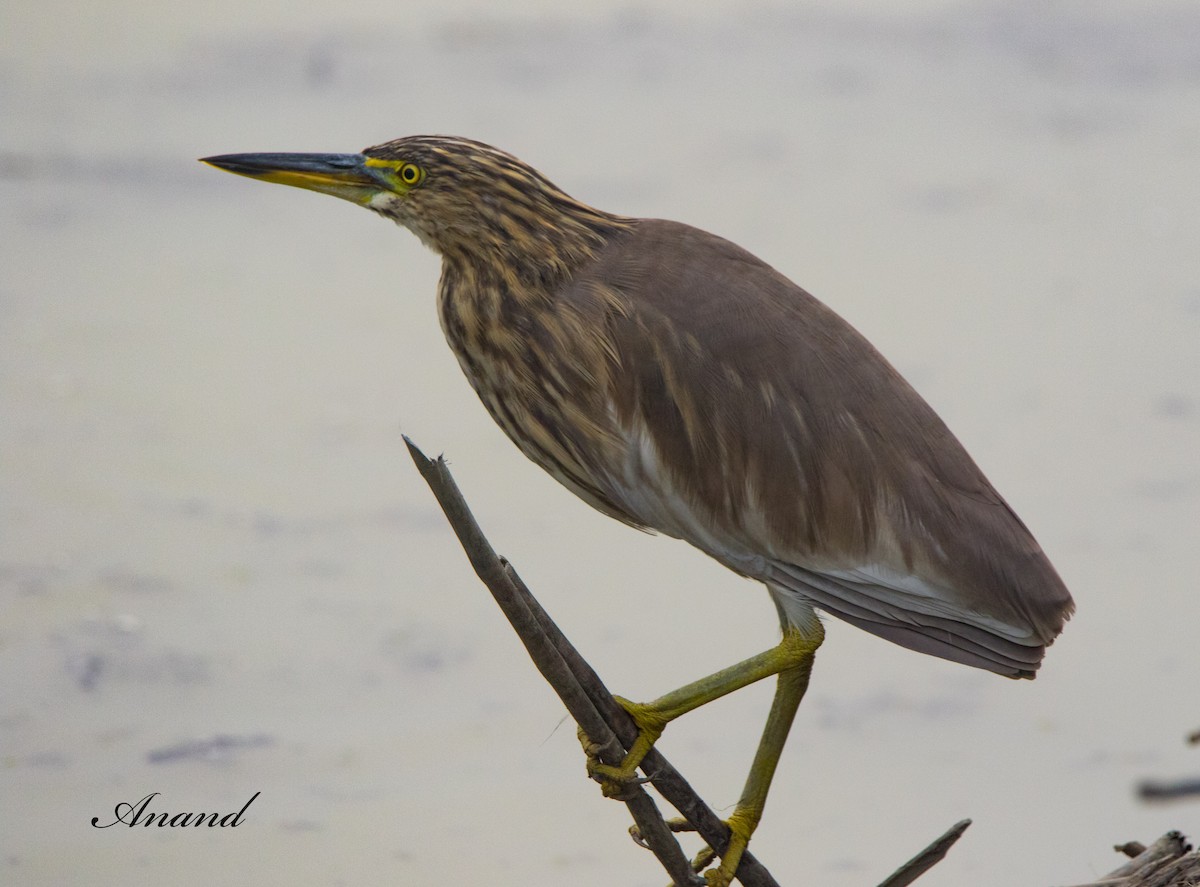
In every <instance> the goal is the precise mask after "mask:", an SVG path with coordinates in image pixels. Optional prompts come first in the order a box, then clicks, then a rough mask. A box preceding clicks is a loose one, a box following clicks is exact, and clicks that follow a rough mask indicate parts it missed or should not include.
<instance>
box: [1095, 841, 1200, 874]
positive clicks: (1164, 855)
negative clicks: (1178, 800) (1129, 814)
mask: <svg viewBox="0 0 1200 887" xmlns="http://www.w3.org/2000/svg"><path fill="white" fill-rule="evenodd" d="M1133 843H1134V842H1130V844H1122V845H1118V846H1117V847H1115V848H1114V849H1115V850H1117V851H1118V852H1126V850H1127V848H1129V847H1130V846H1131V845H1132V844H1133ZM1195 884H1200V853H1196V852H1195V851H1193V849H1192V847H1191V845H1190V844H1188V842H1187V839H1186V838H1185V837H1184V836H1183V835H1182V834H1180V833H1179V832H1167V833H1166V834H1165V835H1163V836H1162V837H1161V838H1159V839H1158V840H1157V841H1155V842H1154V843H1153V844H1151V845H1150V846H1149V847H1146V848H1144V849H1143V850H1142V852H1141V853H1139V854H1138V855H1137V856H1135V857H1134V858H1133V859H1131V860H1129V862H1127V863H1125V864H1124V865H1122V866H1120V867H1118V868H1115V869H1113V870H1112V871H1111V872H1109V873H1108V874H1107V875H1105V876H1104V877H1103V878H1101V879H1100V880H1098V881H1089V882H1088V883H1086V884H1077V885H1075V887H1193V885H1195Z"/></svg>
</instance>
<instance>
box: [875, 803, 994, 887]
mask: <svg viewBox="0 0 1200 887" xmlns="http://www.w3.org/2000/svg"><path fill="white" fill-rule="evenodd" d="M970 824H971V820H969V819H964V820H961V821H960V822H956V823H955V824H954V825H952V826H950V828H949V829H948V830H947V831H946V833H945V834H943V835H942V836H941V837H940V838H938V839H937V840H935V841H934V842H933V843H932V844H930V845H929V846H928V847H926V848H925V849H924V850H922V851H921V852H920V853H918V854H917V855H916V856H914V857H913V858H912V859H910V860H909V861H908V862H906V863H904V865H902V866H900V868H898V869H896V871H895V872H893V873H892V874H891V875H890V876H888V877H887V878H886V879H884V881H883V883H881V884H880V885H879V887H907V885H908V884H911V883H912V882H913V881H915V880H917V878H919V877H921V875H923V874H925V873H926V872H927V871H929V870H930V869H931V868H933V867H934V866H935V865H937V864H938V863H939V862H941V861H942V860H943V859H944V858H945V856H946V853H947V852H949V850H950V848H951V847H953V846H954V844H955V842H956V841H958V839H959V838H961V837H962V836H963V832H965V831H966V830H967V826H969V825H970Z"/></svg>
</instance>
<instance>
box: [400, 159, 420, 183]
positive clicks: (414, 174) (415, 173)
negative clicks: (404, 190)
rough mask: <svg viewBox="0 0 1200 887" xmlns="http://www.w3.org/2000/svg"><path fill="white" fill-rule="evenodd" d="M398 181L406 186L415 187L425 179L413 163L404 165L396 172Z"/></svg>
mask: <svg viewBox="0 0 1200 887" xmlns="http://www.w3.org/2000/svg"><path fill="white" fill-rule="evenodd" d="M397 175H399V176H400V181H402V182H403V183H404V184H406V185H415V184H417V182H419V181H421V179H423V178H424V177H425V173H424V171H423V170H422V169H421V167H419V166H417V165H416V164H415V163H406V164H404V165H403V166H401V167H400V169H399V170H397Z"/></svg>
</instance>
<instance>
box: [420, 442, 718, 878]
mask: <svg viewBox="0 0 1200 887" xmlns="http://www.w3.org/2000/svg"><path fill="white" fill-rule="evenodd" d="M404 440H405V443H406V444H408V450H409V453H410V455H411V456H412V459H413V462H414V463H416V466H417V470H418V471H420V472H421V476H422V477H423V478H424V479H425V482H426V483H428V484H429V487H430V489H431V490H433V493H434V495H435V496H436V497H437V500H438V504H440V505H441V506H442V511H443V512H445V514H446V518H447V519H448V520H449V521H450V525H451V527H452V528H453V529H454V532H455V535H457V536H458V539H459V542H461V543H462V546H463V550H464V551H465V552H466V555H467V558H468V559H469V560H470V562H471V566H472V567H474V569H475V573H476V575H478V576H479V578H480V579H481V580H482V581H483V583H484V585H486V586H487V587H488V590H489V591H491V593H492V597H493V598H495V600H496V603H497V604H499V605H500V609H501V610H502V611H503V612H504V615H505V617H506V618H507V619H508V621H509V623H510V624H511V625H512V627H513V629H514V630H515V631H516V633H517V635H518V637H520V639H521V642H522V643H523V644H524V645H525V649H526V651H528V653H529V656H530V658H531V659H532V660H533V662H534V665H536V666H537V669H538V671H540V672H541V673H542V676H543V677H544V678H545V679H546V681H547V682H548V683H549V684H550V686H551V687H552V688H553V689H554V691H555V692H556V693H557V694H558V696H559V698H560V699H561V700H562V701H563V704H564V705H565V706H566V707H567V710H568V711H569V712H570V713H571V716H572V717H573V718H575V720H576V722H577V723H579V724H580V725H581V726H582V727H583V728H584V730H585V731H586V732H587V733H588V736H589V737H590V738H591V739H592V740H593V741H594V742H598V743H599V744H600V750H599V755H600V757H601V760H605V761H606V762H608V763H620V760H621V757H622V755H623V750H622V749H621V747H620V745H619V744H618V743H617V740H616V738H615V736H613V734H612V731H611V729H609V727H608V726H607V724H606V722H605V720H604V719H603V718H602V717H601V716H600V715H599V714H598V713H597V711H596V708H595V706H594V705H593V704H592V702H591V700H590V699H589V698H588V695H587V694H586V693H585V692H584V691H583V688H582V687H580V686H579V683H578V681H576V680H575V677H574V675H573V673H572V672H571V670H570V669H569V668H568V667H567V665H566V663H565V662H564V661H563V658H562V656H561V655H559V653H558V651H557V649H556V648H555V646H554V644H552V643H551V642H550V640H549V638H547V636H546V634H545V632H544V631H543V630H542V628H541V624H540V622H539V620H538V618H537V617H535V616H534V615H533V613H531V612H530V610H529V608H528V606H527V605H526V603H525V601H524V600H523V599H522V595H521V594H520V593H519V592H518V590H517V587H516V585H515V583H514V582H513V581H512V580H511V579H510V578H509V577H510V569H511V568H506V565H505V563H504V562H503V561H501V559H500V558H499V557H498V556H497V555H496V552H495V551H494V550H493V549H492V546H491V544H490V543H489V542H488V540H487V538H486V537H485V536H484V535H483V531H482V530H481V529H480V528H479V524H478V523H476V521H475V518H474V516H473V515H472V514H471V511H470V509H469V508H468V507H467V503H466V501H465V500H464V499H463V497H462V494H461V493H460V492H459V490H458V486H457V485H456V484H455V483H454V479H453V478H452V477H451V476H450V472H449V469H448V468H447V467H446V463H445V460H443V459H440V458H439V459H438V460H437V461H436V462H434V461H431V460H430V459H429V458H427V457H426V456H425V454H424V453H422V452H421V451H420V450H419V449H418V448H417V446H416V445H415V444H414V443H413V442H412V441H411V440H409V439H408V438H407V437H406V438H405V439H404ZM547 618H548V617H547ZM624 800H625V803H626V806H627V807H628V808H629V812H630V814H631V815H632V816H633V819H634V821H635V822H636V823H637V825H638V828H639V830H640V831H641V833H642V835H643V836H644V837H645V839H646V844H647V846H648V847H649V848H650V850H651V851H652V852H653V853H654V855H655V856H656V857H657V858H658V860H659V862H660V863H661V864H662V866H663V868H664V869H666V871H667V873H668V874H669V875H670V876H671V879H672V882H673V883H674V884H675V885H677V887H690V885H693V884H695V883H696V876H695V874H694V873H693V872H692V868H691V863H690V862H689V861H688V859H687V857H686V856H685V855H684V853H683V850H682V848H680V846H679V842H678V841H676V840H675V838H674V836H673V835H671V833H670V830H669V829H668V828H667V826H666V823H665V822H664V821H663V818H662V816H661V814H659V812H658V807H657V805H656V804H655V803H654V800H653V798H651V797H650V796H649V795H648V794H646V793H645V791H643V790H642V789H641V788H640V787H638V786H633V787H631V790H630V792H629V793H628V797H627V798H625V799H624Z"/></svg>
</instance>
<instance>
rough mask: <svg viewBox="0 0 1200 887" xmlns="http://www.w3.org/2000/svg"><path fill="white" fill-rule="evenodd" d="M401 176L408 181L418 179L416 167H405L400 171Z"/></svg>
mask: <svg viewBox="0 0 1200 887" xmlns="http://www.w3.org/2000/svg"><path fill="white" fill-rule="evenodd" d="M400 177H401V178H402V179H404V181H406V182H415V181H416V180H417V170H416V167H413V166H406V167H404V169H403V170H401V172H400Z"/></svg>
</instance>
